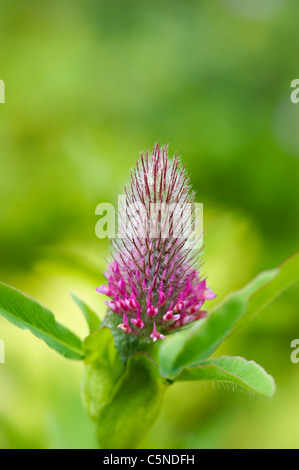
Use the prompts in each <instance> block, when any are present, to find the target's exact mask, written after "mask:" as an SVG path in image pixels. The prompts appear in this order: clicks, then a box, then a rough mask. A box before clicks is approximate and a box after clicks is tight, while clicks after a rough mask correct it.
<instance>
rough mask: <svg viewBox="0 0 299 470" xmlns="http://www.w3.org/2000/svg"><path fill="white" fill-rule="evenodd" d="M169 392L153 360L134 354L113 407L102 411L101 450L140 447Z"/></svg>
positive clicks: (113, 397)
mask: <svg viewBox="0 0 299 470" xmlns="http://www.w3.org/2000/svg"><path fill="white" fill-rule="evenodd" d="M166 388H167V384H166V382H164V381H163V379H162V378H161V376H160V373H159V370H158V367H157V366H156V364H154V362H153V361H152V359H151V358H150V357H148V356H147V355H145V354H144V353H140V352H138V353H135V354H133V356H132V357H131V358H130V359H129V361H128V363H127V366H126V372H125V374H124V375H123V376H122V378H121V380H120V381H119V383H118V385H117V387H116V389H115V391H114V394H113V396H112V398H111V401H110V403H108V404H106V405H105V406H104V407H103V408H101V410H100V413H99V417H98V439H99V443H100V446H101V447H102V448H104V449H105V448H108V449H111V448H127V449H132V448H135V447H137V446H138V445H139V444H140V442H141V441H142V440H143V439H144V437H145V436H146V435H147V433H148V431H149V429H150V428H151V426H152V425H153V423H154V422H155V420H156V418H157V416H158V414H159V411H160V408H161V405H162V399H163V395H164V392H165V390H166Z"/></svg>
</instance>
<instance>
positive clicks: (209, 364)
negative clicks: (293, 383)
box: [174, 356, 275, 398]
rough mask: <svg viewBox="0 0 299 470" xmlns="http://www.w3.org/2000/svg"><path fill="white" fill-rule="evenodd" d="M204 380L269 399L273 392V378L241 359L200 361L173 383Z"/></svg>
mask: <svg viewBox="0 0 299 470" xmlns="http://www.w3.org/2000/svg"><path fill="white" fill-rule="evenodd" d="M189 380H204V381H217V382H228V383H231V384H233V385H239V386H241V387H243V388H245V389H247V390H250V391H251V392H254V393H258V394H259V395H262V396H264V397H267V398H270V397H271V396H272V395H273V394H274V392H275V383H274V380H273V378H272V377H271V376H270V375H268V374H267V373H266V372H265V371H264V369H263V368H262V367H261V366H259V365H258V364H256V363H255V362H254V361H246V360H245V359H243V358H242V357H229V356H222V357H218V358H215V359H206V360H204V361H201V363H200V365H198V366H197V367H186V368H184V369H182V370H181V372H180V373H179V374H178V375H177V377H175V378H174V381H180V382H182V381H189Z"/></svg>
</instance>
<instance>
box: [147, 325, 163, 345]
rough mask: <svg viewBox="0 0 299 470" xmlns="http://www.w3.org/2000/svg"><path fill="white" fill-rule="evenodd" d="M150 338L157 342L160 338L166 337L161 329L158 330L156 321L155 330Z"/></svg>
mask: <svg viewBox="0 0 299 470" xmlns="http://www.w3.org/2000/svg"><path fill="white" fill-rule="evenodd" d="M150 338H151V339H152V340H153V342H154V343H155V342H156V341H157V340H158V339H165V336H164V335H162V334H161V333H160V332H159V331H157V327H156V323H155V322H154V328H153V331H152V332H151V334H150Z"/></svg>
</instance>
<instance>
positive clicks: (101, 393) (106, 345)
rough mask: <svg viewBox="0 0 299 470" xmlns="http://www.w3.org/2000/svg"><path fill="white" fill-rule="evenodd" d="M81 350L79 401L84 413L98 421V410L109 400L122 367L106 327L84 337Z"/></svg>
mask: <svg viewBox="0 0 299 470" xmlns="http://www.w3.org/2000/svg"><path fill="white" fill-rule="evenodd" d="M83 349H84V352H85V355H86V358H85V367H84V372H83V376H82V382H81V398H82V402H83V405H84V408H85V410H86V412H87V413H88V415H89V416H90V417H91V419H92V420H93V421H95V422H97V420H98V415H99V410H100V409H101V408H102V407H103V406H104V405H105V404H106V403H107V402H109V401H110V400H111V396H112V393H113V390H114V388H115V386H116V384H117V382H118V380H119V378H120V376H121V375H122V374H123V372H124V369H125V368H124V364H123V362H122V361H121V360H120V358H119V355H118V352H117V351H116V349H115V346H114V341H113V336H112V334H111V331H110V330H109V329H108V328H101V329H100V330H97V331H95V332H94V333H91V335H89V336H87V338H85V340H84V342H83Z"/></svg>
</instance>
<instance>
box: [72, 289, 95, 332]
mask: <svg viewBox="0 0 299 470" xmlns="http://www.w3.org/2000/svg"><path fill="white" fill-rule="evenodd" d="M71 296H72V297H73V299H74V301H75V302H76V304H77V305H78V307H79V308H80V309H81V311H82V313H83V315H84V317H85V320H86V322H87V325H88V327H89V332H90V333H91V332H92V331H95V330H97V329H99V327H100V324H101V320H100V319H99V317H98V315H97V314H96V313H95V312H94V311H93V310H92V309H91V308H90V307H89V306H88V305H87V304H86V303H85V302H83V301H82V300H80V299H79V298H78V297H77V296H76V295H75V294H73V293H71Z"/></svg>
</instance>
